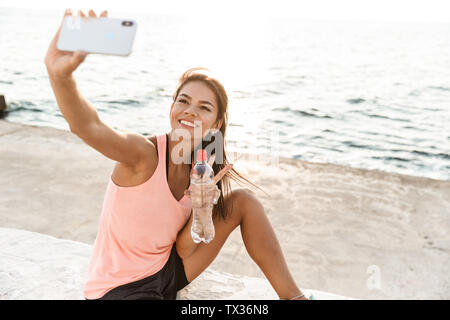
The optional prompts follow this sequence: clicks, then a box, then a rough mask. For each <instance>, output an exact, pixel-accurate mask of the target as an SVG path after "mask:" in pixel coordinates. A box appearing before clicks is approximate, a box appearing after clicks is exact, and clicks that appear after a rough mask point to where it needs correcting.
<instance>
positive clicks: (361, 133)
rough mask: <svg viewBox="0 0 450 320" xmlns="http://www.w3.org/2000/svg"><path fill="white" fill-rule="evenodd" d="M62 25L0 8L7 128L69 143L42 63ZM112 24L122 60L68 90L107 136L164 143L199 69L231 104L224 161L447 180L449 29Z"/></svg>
mask: <svg viewBox="0 0 450 320" xmlns="http://www.w3.org/2000/svg"><path fill="white" fill-rule="evenodd" d="M106 9H107V8H106ZM62 16H63V12H62V11H61V10H48V9H45V10H44V9H42V10H37V9H13V8H1V7H0V44H1V45H0V95H4V96H5V98H6V102H7V104H8V105H9V112H8V113H7V115H6V117H5V119H6V120H7V121H11V122H17V123H22V124H31V125H37V126H46V127H54V128H59V129H63V130H69V126H68V124H67V122H66V121H65V119H64V117H63V116H62V114H61V112H60V110H59V109H58V106H57V104H56V101H55V97H54V95H53V92H52V89H51V86H50V83H49V79H48V75H47V72H46V67H45V64H44V57H45V54H46V51H47V48H48V45H49V43H50V41H51V40H52V38H53V36H54V34H55V32H56V30H57V28H58V26H59V24H60V23H61V20H62ZM110 17H115V18H124V19H134V20H135V21H136V22H137V25H138V28H137V33H136V38H135V41H134V45H133V52H132V54H131V55H130V56H128V57H118V56H106V55H95V54H92V55H89V56H88V57H87V58H86V60H85V61H84V63H83V64H82V65H81V66H80V67H79V68H78V69H77V70H76V71H75V78H76V81H77V86H78V88H79V90H80V92H81V93H82V94H83V96H84V97H85V98H86V99H88V100H89V102H90V103H91V104H92V105H93V106H94V107H95V108H96V109H97V111H98V113H99V115H100V118H101V119H102V120H103V121H104V122H106V123H107V124H108V125H110V126H111V127H113V128H115V129H117V130H126V131H133V132H138V133H141V134H144V135H149V134H157V133H163V132H168V131H169V130H170V123H169V110H170V106H171V103H172V95H173V93H174V91H175V89H176V85H177V83H178V79H179V77H180V76H181V74H182V73H183V72H184V71H186V70H187V69H189V68H192V67H206V68H208V69H210V70H211V72H212V74H213V75H214V76H216V77H217V79H218V80H219V81H221V82H222V83H223V84H224V87H225V89H226V90H227V94H228V97H229V124H228V128H227V135H226V141H227V150H229V151H238V152H242V153H248V154H258V155H265V154H269V155H272V156H273V155H274V154H276V155H278V156H280V157H287V158H292V159H299V160H306V161H312V162H321V163H334V164H340V165H346V166H351V167H356V168H366V169H378V170H383V171H387V172H396V173H401V174H408V175H414V176H421V177H428V178H433V179H441V180H450V23H432V22H427V23H414V22H370V21H325V20H306V19H300V18H298V19H295V18H267V17H259V16H258V15H257V14H255V16H249V17H242V16H240V17H237V18H234V17H233V16H230V15H226V16H223V17H221V16H218V15H216V16H214V17H208V16H195V17H192V16H190V15H171V14H153V13H143V12H131V11H130V12H115V13H114V12H110Z"/></svg>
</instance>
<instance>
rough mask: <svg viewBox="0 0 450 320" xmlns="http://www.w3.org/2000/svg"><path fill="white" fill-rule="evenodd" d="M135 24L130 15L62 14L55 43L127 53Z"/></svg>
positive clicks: (64, 48) (65, 48) (64, 47)
mask: <svg viewBox="0 0 450 320" xmlns="http://www.w3.org/2000/svg"><path fill="white" fill-rule="evenodd" d="M136 28H137V24H136V21H134V20H130V19H115V18H114V19H112V18H108V17H98V18H94V17H80V16H66V17H65V18H64V20H63V25H62V27H61V32H60V34H59V38H58V42H57V44H56V47H57V48H58V50H62V51H78V50H80V51H85V52H89V53H100V54H110V55H119V56H128V55H129V54H130V53H131V50H132V47H133V42H134V37H135V34H136Z"/></svg>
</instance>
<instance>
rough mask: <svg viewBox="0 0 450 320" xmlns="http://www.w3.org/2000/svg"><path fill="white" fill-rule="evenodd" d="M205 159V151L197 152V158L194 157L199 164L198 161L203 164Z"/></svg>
mask: <svg viewBox="0 0 450 320" xmlns="http://www.w3.org/2000/svg"><path fill="white" fill-rule="evenodd" d="M207 157H208V155H207V153H206V150H205V149H200V150H197V157H196V161H197V162H200V161H202V162H205V161H206V158H207Z"/></svg>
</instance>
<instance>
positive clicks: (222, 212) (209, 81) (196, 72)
mask: <svg viewBox="0 0 450 320" xmlns="http://www.w3.org/2000/svg"><path fill="white" fill-rule="evenodd" d="M201 71H206V72H201ZM208 71H209V70H208V69H206V68H202V67H198V68H191V69H189V70H187V71H186V72H184V73H183V75H182V76H181V77H180V79H179V83H178V87H177V90H176V91H175V93H174V94H173V101H174V102H175V101H176V99H177V97H178V94H179V93H180V91H181V89H182V88H183V86H184V85H185V84H187V83H188V82H191V81H201V82H203V83H204V84H206V85H207V86H208V87H209V88H210V89H211V90H212V91H213V92H214V95H215V96H216V101H217V104H218V108H219V111H218V115H217V119H216V122H215V125H216V124H218V123H219V121H220V120H223V122H222V126H221V127H220V129H219V131H220V132H221V135H220V134H218V133H217V134H214V133H210V134H208V135H207V136H206V137H203V139H202V149H206V148H207V146H208V145H209V144H211V143H214V141H215V142H216V144H217V140H216V139H220V138H223V143H220V144H219V145H222V146H223V150H222V155H223V161H221V162H222V163H217V161H214V163H213V166H212V168H213V170H214V174H217V173H218V172H219V171H220V170H221V169H222V168H224V167H225V166H226V165H227V164H229V162H228V159H227V154H226V150H225V145H226V140H225V133H226V129H227V124H228V95H227V93H226V91H225V88H224V87H223V85H222V84H221V83H220V82H219V81H218V80H217V79H215V78H213V77H212V76H210V75H208V74H207V72H208ZM193 152H194V151H193ZM193 152H192V154H191V159H193V156H194V155H193ZM213 154H214V153H213ZM209 156H211V155H208V157H209ZM216 160H217V159H216ZM230 179H233V180H234V181H236V182H237V183H238V184H240V182H244V183H248V184H250V185H252V186H254V187H256V188H258V189H260V190H262V189H261V188H260V187H258V186H257V185H255V184H254V183H252V182H250V181H249V180H248V179H247V178H245V177H244V176H242V175H241V174H240V173H239V172H237V171H236V170H235V169H234V168H232V169H231V170H229V171H228V172H227V173H226V175H225V176H224V177H223V178H222V179H221V180H220V181H219V182H218V183H217V187H218V188H219V189H220V191H221V194H220V198H219V199H218V202H217V204H216V205H215V206H214V207H213V218H215V217H216V216H219V217H220V218H222V219H223V220H226V218H227V215H228V213H231V212H232V208H233V207H232V206H233V204H232V203H231V208H226V206H225V199H224V196H225V195H226V196H231V194H232V190H231V181H230ZM262 191H263V192H264V190H262ZM230 202H232V201H230Z"/></svg>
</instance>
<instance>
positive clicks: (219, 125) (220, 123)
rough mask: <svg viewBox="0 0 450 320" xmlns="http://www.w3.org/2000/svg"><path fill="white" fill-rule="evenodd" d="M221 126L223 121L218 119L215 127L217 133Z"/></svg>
mask: <svg viewBox="0 0 450 320" xmlns="http://www.w3.org/2000/svg"><path fill="white" fill-rule="evenodd" d="M222 124H223V119H220V120H219V122H218V123H217V126H216V129H217V131H220V128H222Z"/></svg>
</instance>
